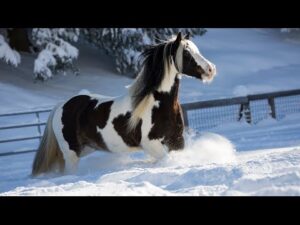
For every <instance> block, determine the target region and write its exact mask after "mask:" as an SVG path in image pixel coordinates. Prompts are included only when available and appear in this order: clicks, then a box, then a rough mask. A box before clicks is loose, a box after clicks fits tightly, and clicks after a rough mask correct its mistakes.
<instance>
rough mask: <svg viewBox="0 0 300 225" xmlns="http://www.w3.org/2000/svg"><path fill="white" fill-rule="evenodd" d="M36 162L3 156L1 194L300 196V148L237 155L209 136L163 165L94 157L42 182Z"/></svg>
mask: <svg viewBox="0 0 300 225" xmlns="http://www.w3.org/2000/svg"><path fill="white" fill-rule="evenodd" d="M32 159H33V154H24V155H16V156H10V157H1V158H0V165H1V174H0V180H1V183H0V192H2V193H0V195H4V196H5V195H209V196H215V195H300V145H299V146H296V147H289V148H281V149H272V150H259V151H257V150H256V151H247V152H235V150H234V148H233V147H232V145H231V144H230V142H228V140H226V139H224V138H223V137H221V136H218V135H216V134H209V133H208V134H204V135H203V136H202V137H201V138H198V139H197V140H196V141H193V142H191V143H189V145H188V147H187V149H185V151H184V152H176V153H172V154H170V155H169V157H168V158H166V159H164V160H162V161H160V162H156V163H151V162H149V161H147V159H146V158H145V156H144V155H143V154H142V153H135V154H131V155H127V154H123V155H115V154H108V153H94V154H93V155H90V156H87V157H86V158H83V159H82V161H81V162H80V165H79V169H78V172H77V173H76V174H74V175H65V176H54V175H52V176H51V175H49V176H47V177H39V178H38V179H31V178H30V177H29V174H30V165H31V162H32ZM3 165H5V166H3Z"/></svg>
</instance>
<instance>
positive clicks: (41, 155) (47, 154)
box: [32, 105, 65, 176]
mask: <svg viewBox="0 0 300 225" xmlns="http://www.w3.org/2000/svg"><path fill="white" fill-rule="evenodd" d="M57 108H58V105H57V106H56V107H54V109H53V110H52V111H51V113H50V115H49V118H48V121H47V125H46V127H45V131H44V135H43V137H42V140H41V142H40V145H39V148H38V151H37V152H36V155H35V158H34V161H33V165H32V176H37V175H39V174H41V173H46V172H49V171H51V170H53V169H54V168H55V166H59V170H60V172H62V171H63V170H64V166H65V162H64V158H63V154H62V152H61V149H60V148H59V145H58V143H57V139H56V137H55V134H54V131H53V126H52V121H53V117H54V114H55V111H56V109H57Z"/></svg>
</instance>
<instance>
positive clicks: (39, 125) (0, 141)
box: [0, 109, 51, 156]
mask: <svg viewBox="0 0 300 225" xmlns="http://www.w3.org/2000/svg"><path fill="white" fill-rule="evenodd" d="M50 112H51V109H41V110H36V111H25V112H13V113H5V114H0V118H5V117H14V116H22V115H33V116H34V117H35V119H36V122H28V123H25V124H23V123H22V124H10V125H3V126H0V131H2V130H13V129H18V128H28V127H36V128H37V131H38V135H31V136H21V137H13V138H11V137H10V138H3V139H0V144H5V143H11V142H21V141H27V140H36V139H37V140H40V139H41V137H42V135H43V133H42V132H43V130H42V126H45V125H46V122H43V121H41V116H40V114H41V113H50ZM33 151H36V148H25V149H21V150H18V151H5V152H0V156H6V155H14V154H21V153H28V152H33Z"/></svg>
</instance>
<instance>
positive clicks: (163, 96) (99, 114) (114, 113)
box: [32, 32, 216, 176]
mask: <svg viewBox="0 0 300 225" xmlns="http://www.w3.org/2000/svg"><path fill="white" fill-rule="evenodd" d="M141 56H142V57H143V61H142V66H141V70H140V72H139V73H138V75H137V77H136V78H135V80H134V81H133V83H132V84H131V85H130V86H129V87H128V90H127V93H126V94H125V95H122V96H119V97H104V96H102V95H97V94H79V95H76V96H73V97H72V98H70V99H69V100H67V101H65V102H63V103H60V104H57V105H56V106H55V107H54V109H53V110H52V111H51V113H50V115H49V118H48V121H47V124H46V127H45V131H44V134H43V137H42V140H41V142H40V145H39V148H38V150H37V152H36V155H35V158H34V161H33V166H32V176H37V175H39V174H43V173H47V172H50V171H53V170H59V172H60V173H72V172H74V171H76V168H77V165H78V162H79V159H80V158H81V157H83V156H85V155H86V154H89V153H91V152H93V151H95V150H102V151H108V152H132V151H136V150H139V149H143V150H144V151H145V153H146V154H148V155H149V156H150V157H152V158H154V159H160V158H162V157H164V156H165V155H166V154H168V153H169V152H170V151H175V150H182V149H184V145H185V141H184V137H183V132H184V120H183V114H182V109H181V106H180V103H179V100H178V90H179V84H180V79H181V76H182V74H183V75H186V76H190V77H194V78H197V79H200V80H202V81H203V82H204V83H205V82H210V81H212V80H213V78H214V76H215V75H216V66H215V65H214V64H213V63H211V62H210V61H208V60H207V59H206V58H205V57H204V56H203V55H202V54H201V53H200V52H199V49H198V48H197V46H196V45H195V44H194V43H193V42H192V41H191V40H190V38H189V34H186V35H184V36H183V35H182V33H181V32H179V33H178V35H176V36H174V37H173V38H170V39H168V40H164V41H160V42H159V43H157V44H153V45H149V46H148V47H147V48H145V50H144V51H143V52H142V54H141Z"/></svg>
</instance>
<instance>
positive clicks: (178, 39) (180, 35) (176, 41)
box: [175, 32, 182, 45]
mask: <svg viewBox="0 0 300 225" xmlns="http://www.w3.org/2000/svg"><path fill="white" fill-rule="evenodd" d="M181 40H182V34H181V32H179V33H178V34H177V38H176V40H175V43H176V44H178V45H179V43H180V42H181Z"/></svg>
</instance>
